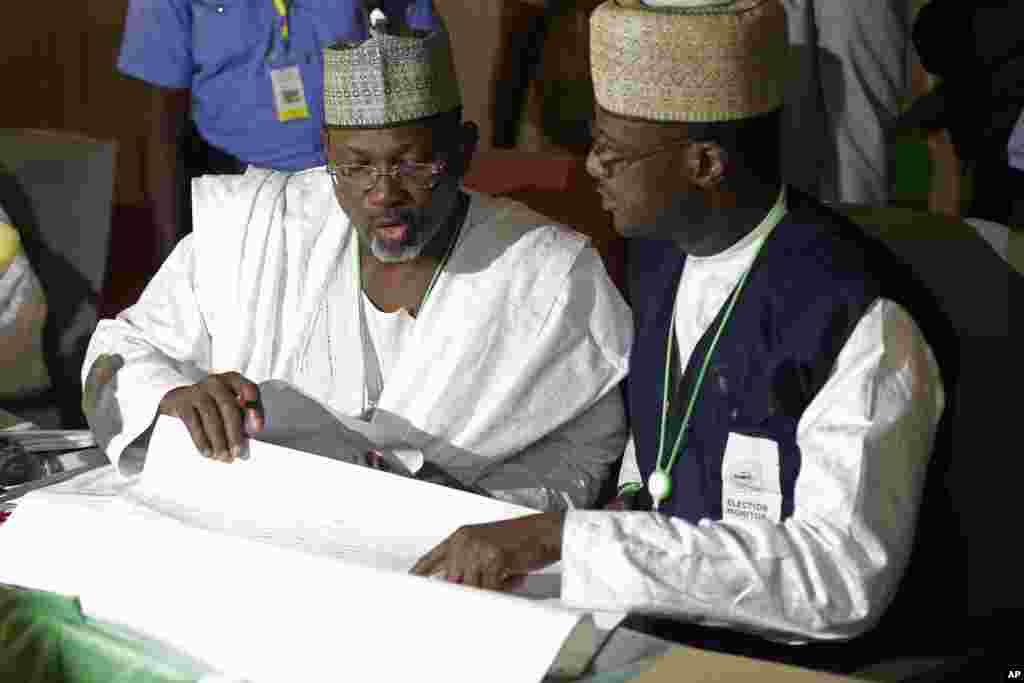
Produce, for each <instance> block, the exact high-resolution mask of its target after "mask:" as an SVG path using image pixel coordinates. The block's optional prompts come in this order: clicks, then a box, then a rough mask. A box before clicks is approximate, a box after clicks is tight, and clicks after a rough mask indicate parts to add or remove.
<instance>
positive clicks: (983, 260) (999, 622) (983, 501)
mask: <svg viewBox="0 0 1024 683" xmlns="http://www.w3.org/2000/svg"><path fill="white" fill-rule="evenodd" d="M842 212H843V213H844V214H846V215H847V216H848V217H849V218H851V219H852V220H853V221H854V222H855V223H857V224H858V225H859V226H860V227H861V228H862V229H863V231H864V232H865V233H866V234H868V235H869V236H871V237H873V238H875V239H876V240H877V241H878V242H879V243H881V244H882V245H884V246H885V247H886V248H888V249H889V251H890V252H892V253H893V254H895V256H896V257H897V258H898V259H899V260H901V261H903V262H904V263H905V264H907V265H909V266H910V267H911V269H912V270H913V272H914V273H915V275H916V276H917V278H918V279H919V281H920V283H921V284H922V285H923V286H924V288H925V290H927V292H928V293H929V294H930V295H931V296H932V297H933V301H934V302H935V303H937V304H938V307H939V311H938V312H937V315H938V317H940V318H943V320H936V319H929V315H931V313H928V312H926V313H925V314H924V319H919V320H918V322H919V323H920V324H921V327H922V329H923V331H924V332H925V334H926V335H927V336H928V338H929V342H930V343H931V345H932V348H933V350H934V351H935V355H936V358H937V359H938V362H939V365H940V368H941V369H942V371H943V374H944V381H945V383H946V399H947V405H946V414H945V416H944V419H943V423H944V424H943V425H941V426H940V431H939V434H938V436H937V440H936V449H935V454H934V456H933V461H932V464H931V467H930V471H929V475H928V480H927V482H926V487H925V493H924V498H923V501H922V509H921V512H920V517H919V524H918V534H917V538H916V540H915V549H914V559H913V560H912V563H911V566H910V568H909V569H908V573H907V575H906V576H905V578H904V582H903V586H902V587H901V589H900V592H901V593H904V592H906V593H907V594H908V595H910V596H914V597H912V598H911V600H916V602H914V603H913V604H915V605H928V608H927V610H926V611H924V610H922V611H921V612H919V613H916V614H912V615H911V616H912V617H913V620H912V621H910V622H909V623H908V629H915V628H919V627H921V626H924V625H925V624H932V625H936V626H937V627H938V629H939V630H941V631H943V632H944V634H945V636H946V637H945V638H944V639H943V645H942V646H941V647H940V648H938V649H936V648H928V647H927V646H926V644H923V643H922V642H920V641H919V640H915V638H914V637H913V636H914V631H913V630H907V631H906V632H905V633H904V634H903V635H902V636H901V637H900V638H898V639H895V642H891V643H890V646H891V647H890V648H889V649H888V650H887V654H886V656H885V658H884V659H882V660H881V661H879V662H878V663H877V664H876V665H873V666H870V667H867V668H866V669H863V670H862V671H859V672H857V674H856V675H858V677H861V678H865V679H869V680H879V681H897V680H899V681H915V682H923V681H953V680H988V676H990V675H992V674H993V673H995V672H996V671H997V670H998V667H999V666H1000V665H1002V666H1005V665H1007V664H1009V663H1010V661H1011V659H1012V657H1013V656H1015V654H1014V653H1016V652H1019V650H1016V649H1014V648H1015V647H1018V646H1017V644H1016V643H1015V642H1014V641H1015V640H1016V638H1015V637H1014V636H1013V635H1012V634H1014V633H1016V632H1018V629H1019V624H1020V623H1021V618H1022V617H1024V588H1022V587H1021V584H1020V581H1019V579H1018V576H1017V573H1018V570H1017V568H1016V566H1015V565H1014V563H1013V562H1012V561H1011V560H1010V559H1009V557H1010V555H1009V553H1013V551H1014V550H1015V549H1014V548H1013V547H1012V544H1014V543H1016V541H1015V540H1014V539H1017V538H1019V537H1020V534H1019V533H1018V532H1016V531H1014V529H1015V528H1016V523H1015V518H1016V516H1015V514H1014V512H1013V510H1014V505H1013V503H1014V502H1015V501H1017V500H1018V499H1019V492H1018V488H1019V487H1018V479H1017V478H1016V477H1015V472H1014V470H1013V469H1012V467H1013V462H1014V460H1015V459H1016V458H1017V457H1018V455H1019V451H1020V448H1019V446H1017V445H1016V444H1017V442H1016V438H1015V437H1016V436H1017V434H1018V433H1019V432H1018V429H1017V428H1018V423H1017V420H1018V419H1019V417H1018V416H1017V412H1018V410H1017V401H1016V400H1015V399H1014V398H1013V396H1014V391H1013V390H1014V389H1015V388H1016V387H1015V383H1014V380H1013V378H1014V377H1018V376H1019V372H1018V362H1019V361H1018V359H1019V358H1020V353H1021V350H1022V349H1024V344H1022V343H1021V340H1020V334H1019V324H1017V323H1016V322H1015V321H1014V320H1013V315H1012V311H1013V309H1014V307H1015V305H1017V304H1019V303H1020V302H1022V301H1024V298H1022V291H1024V290H1022V282H1024V279H1022V277H1021V275H1020V274H1019V273H1017V272H1016V271H1014V270H1013V269H1012V268H1011V267H1010V266H1009V265H1008V264H1007V263H1006V262H1005V261H1004V260H1003V259H1002V258H1001V257H1000V256H999V255H998V254H997V253H996V252H995V251H994V250H993V249H992V248H991V247H990V245H989V244H988V243H987V242H985V240H984V239H982V238H981V237H979V236H978V234H977V232H976V231H975V230H974V229H973V228H972V227H970V226H969V225H968V224H966V223H964V222H962V221H959V220H956V219H952V218H949V217H946V216H941V215H935V214H928V213H923V212H919V211H914V210H910V209H903V208H893V207H886V208H869V207H853V206H849V207H842ZM912 312H913V313H915V316H916V317H920V314H919V313H918V311H912ZM943 326H945V330H946V331H945V332H944V331H943ZM930 332H932V334H930ZM1007 543H1010V544H1011V546H1010V547H1008V546H1007ZM1014 554H1015V553H1014ZM901 597H902V596H901ZM897 599H898V600H899V599H900V597H898V598H897ZM929 602H930V604H929ZM908 604H911V603H909V602H907V603H906V604H904V607H906V606H907V605H908ZM895 607H896V605H895V604H894V608H895ZM904 646H905V647H904ZM893 652H895V653H896V654H895V655H893V654H892V653H893ZM1000 663H1001V664H1000ZM993 667H995V668H993ZM1003 675H1004V676H1005V672H1004V673H1003Z"/></svg>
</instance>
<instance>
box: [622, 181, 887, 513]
mask: <svg viewBox="0 0 1024 683" xmlns="http://www.w3.org/2000/svg"><path fill="white" fill-rule="evenodd" d="M788 194H789V198H790V199H789V211H788V213H787V215H786V217H785V218H784V219H783V220H782V222H781V223H780V224H779V225H778V226H776V228H775V230H774V231H773V233H772V234H771V235H770V236H769V237H768V239H767V241H766V242H765V244H764V246H763V247H762V249H761V252H760V254H759V255H758V258H757V261H756V262H755V264H754V266H753V269H752V270H751V272H750V275H749V276H748V278H747V283H746V286H745V287H744V290H743V292H742V294H741V296H740V298H739V300H738V302H737V304H736V307H735V309H734V310H733V312H732V316H731V317H730V319H729V322H728V323H727V325H726V328H725V331H724V332H723V334H722V337H721V339H719V342H718V346H717V348H716V350H715V354H714V357H713V358H712V361H711V365H709V366H708V371H707V375H706V377H705V380H704V384H703V387H702V389H701V392H700V395H699V397H698V402H697V404H696V407H695V409H694V413H693V416H692V417H691V419H690V425H689V428H688V434H687V436H686V440H687V441H686V448H685V451H684V452H683V453H681V454H680V456H679V457H678V459H677V461H676V463H675V466H674V467H673V468H672V471H671V477H672V495H671V497H670V498H669V499H668V500H667V501H665V502H663V503H662V507H661V511H662V512H664V513H666V514H670V515H673V516H676V517H681V518H683V519H686V520H688V521H690V522H692V523H696V522H697V521H698V520H700V519H701V518H709V519H715V520H717V519H721V518H722V462H723V456H724V453H725V446H726V441H727V439H728V436H729V433H730V432H735V433H738V434H742V435H746V436H752V437H760V438H766V439H771V440H772V441H774V442H775V443H777V444H778V449H779V467H780V479H781V482H780V489H781V492H782V511H781V514H782V519H786V518H787V517H789V516H791V515H792V513H793V488H794V484H795V482H796V478H797V475H798V474H799V472H800V450H799V448H798V447H797V444H796V428H797V423H798V422H799V420H800V417H801V415H802V414H803V412H804V409H805V408H806V407H807V405H808V404H809V403H810V402H811V400H812V399H813V398H814V396H815V395H816V394H817V393H818V391H819V390H820V389H821V387H822V386H823V385H824V383H825V381H826V380H827V379H828V377H829V375H830V372H831V370H832V368H833V366H834V364H835V361H836V358H837V357H838V355H839V351H840V350H841V349H842V347H843V345H844V343H845V342H846V340H847V338H848V337H849V335H850V333H851V332H852V330H853V328H854V327H855V326H856V325H857V323H858V322H859V321H860V319H861V317H862V316H863V315H864V313H865V312H866V311H867V310H868V308H869V307H870V306H871V304H872V303H873V302H874V301H875V300H876V299H878V297H879V296H881V295H882V286H881V282H880V280H879V279H878V278H877V277H876V276H874V275H873V274H872V271H871V269H870V268H869V267H868V266H869V264H868V263H867V254H866V251H865V250H864V249H863V248H862V246H861V243H862V242H863V235H862V234H861V233H860V232H859V231H858V230H857V228H855V227H853V226H851V225H849V224H846V223H845V221H842V220H840V219H838V218H837V217H835V214H832V213H830V212H828V211H827V210H825V209H824V208H822V207H820V205H816V204H815V203H813V202H810V201H807V200H806V199H805V198H803V197H802V196H801V195H799V193H796V192H792V191H790V192H789V193H788ZM684 264H685V256H684V254H683V253H682V252H681V251H680V250H679V249H678V248H677V247H676V246H675V244H674V243H672V242H666V241H654V240H634V241H633V242H631V243H630V251H629V276H630V298H631V300H632V307H633V315H634V324H635V332H636V337H635V342H634V346H633V351H632V355H631V357H630V374H629V378H628V380H627V403H628V410H629V416H630V422H631V427H632V431H633V435H634V438H635V440H636V452H637V460H638V463H639V466H640V473H641V475H642V476H643V481H644V482H646V481H647V478H648V476H649V475H650V473H651V471H652V470H653V469H654V466H655V463H656V460H657V455H658V453H657V451H658V438H659V427H660V420H661V414H662V391H663V387H664V366H665V351H666V349H665V345H666V343H667V342H668V333H669V326H670V323H671V320H672V315H673V305H674V302H675V294H676V290H677V288H678V285H679V279H680V277H681V275H682V271H683V266H684ZM722 309H723V310H722V311H719V314H718V317H717V318H716V319H715V321H714V322H713V323H712V324H711V325H710V326H709V328H708V331H707V332H706V333H705V335H704V337H703V338H702V339H701V341H700V342H699V343H698V345H697V347H696V349H695V350H694V353H693V354H692V356H691V358H690V362H689V364H688V367H687V368H686V370H685V373H683V376H682V381H681V383H679V384H678V385H677V386H678V389H677V390H676V391H675V395H676V396H677V397H679V398H678V399H676V400H670V404H671V405H673V406H679V405H685V404H686V402H687V401H688V400H689V397H690V392H691V388H692V386H693V383H694V382H695V380H696V376H697V374H698V373H699V371H700V366H701V364H702V363H703V360H704V355H705V353H706V352H707V349H708V346H709V344H710V342H711V339H712V338H713V336H714V333H715V331H716V330H717V329H718V325H719V322H720V320H721V316H722V315H723V313H724V309H725V306H723V307H722ZM677 365H678V363H677ZM673 383H674V382H673ZM670 395H671V389H670ZM680 412H681V411H680ZM678 422H679V420H678V419H677V420H676V424H678ZM671 446H672V440H670V439H669V438H666V445H665V448H666V450H667V449H670V448H671ZM666 458H667V455H666ZM638 503H639V505H640V507H641V508H642V509H648V508H649V506H650V498H649V496H647V494H646V491H644V492H643V493H642V494H641V496H640V498H639V500H638Z"/></svg>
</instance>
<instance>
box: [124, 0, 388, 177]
mask: <svg viewBox="0 0 1024 683" xmlns="http://www.w3.org/2000/svg"><path fill="white" fill-rule="evenodd" d="M288 4H290V6H291V11H290V15H289V27H290V40H289V43H288V50H287V52H286V51H285V50H284V49H283V47H282V40H281V27H280V21H281V20H280V17H279V15H278V13H277V10H276V9H275V8H274V3H273V0H131V2H130V4H129V6H128V17H127V22H126V26H125V32H124V40H123V43H122V45H121V55H120V59H119V61H118V68H119V69H120V70H121V71H122V72H123V73H125V74H127V75H129V76H134V77H136V78H140V79H142V80H144V81H148V82H149V83H152V84H154V85H157V86H162V87H166V88H190V89H191V91H192V118H193V119H194V120H195V123H196V127H197V128H198V129H199V132H200V134H201V135H202V136H203V137H204V138H205V139H206V141H207V142H209V143H210V144H211V145H213V146H215V147H218V148H220V149H222V150H224V151H225V152H228V153H229V154H232V155H233V156H235V157H238V158H239V159H241V160H242V161H243V162H245V163H249V164H255V165H257V166H263V167H267V168H273V169H278V170H283V171H297V170H301V169H305V168H310V167H313V166H319V165H321V164H323V163H324V158H323V150H322V148H321V144H320V127H321V122H322V118H323V113H322V112H323V56H322V50H323V48H325V47H328V46H330V45H332V44H334V43H336V42H337V41H339V40H360V39H363V38H365V37H366V35H367V30H366V27H365V25H364V22H363V19H362V15H361V13H360V10H359V7H360V3H359V2H358V0H291V1H290V3H288ZM385 5H391V6H392V10H396V9H398V8H401V9H403V10H404V8H405V6H406V5H408V0H391V1H390V2H389V3H385ZM384 10H385V12H388V7H385V8H384ZM289 64H295V65H297V66H298V67H299V70H300V72H301V74H302V82H303V85H304V88H305V92H306V103H307V105H308V106H309V111H310V117H309V118H306V119H300V120H294V121H289V122H287V123H282V122H281V121H279V120H278V118H277V111H276V110H275V108H274V94H273V90H272V89H271V81H270V71H271V68H273V67H274V66H278V65H289Z"/></svg>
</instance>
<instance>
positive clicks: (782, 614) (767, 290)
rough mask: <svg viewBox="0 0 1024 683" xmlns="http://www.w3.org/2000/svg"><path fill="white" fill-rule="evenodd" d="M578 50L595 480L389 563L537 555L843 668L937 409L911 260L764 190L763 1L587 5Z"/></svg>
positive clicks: (662, 606) (776, 103)
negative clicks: (553, 507) (613, 371)
mask: <svg viewBox="0 0 1024 683" xmlns="http://www.w3.org/2000/svg"><path fill="white" fill-rule="evenodd" d="M590 40H591V68H592V72H593V81H594V92H595V99H596V102H597V110H598V111H597V119H596V122H595V127H594V130H595V143H594V146H593V147H592V149H591V151H590V155H589V157H588V170H589V171H590V173H591V175H593V176H594V177H595V179H596V180H597V183H598V190H599V192H600V193H601V195H602V197H603V201H604V205H605V207H606V208H607V209H608V210H609V211H611V212H612V215H613V217H614V222H615V226H616V229H617V230H618V231H619V232H620V233H621V234H622V235H623V236H624V237H626V238H627V239H629V240H630V244H629V247H630V248H629V265H628V273H629V275H628V291H629V292H630V293H631V297H632V302H633V313H634V321H635V340H636V341H635V343H634V346H633V351H632V354H631V357H630V374H629V377H628V378H627V406H628V414H629V417H630V428H631V432H632V440H631V443H630V446H629V447H627V450H626V455H625V459H624V462H623V465H622V470H621V474H620V478H619V483H620V487H619V492H620V495H619V498H618V499H617V500H616V501H615V502H614V503H613V505H612V506H610V507H611V508H612V509H610V510H603V511H585V510H568V511H559V512H553V513H547V514H539V515H533V516H526V517H521V518H518V519H511V520H506V521H499V522H495V523H492V524H482V525H473V526H465V527H462V528H460V529H458V530H456V531H455V532H454V533H453V534H452V535H451V536H450V537H449V538H448V539H446V540H445V541H443V542H442V543H440V544H439V545H438V546H437V547H435V548H434V549H433V550H431V551H430V552H429V553H428V554H426V555H425V556H424V557H423V558H421V559H420V560H419V562H418V563H417V564H416V566H415V567H414V568H413V572H414V573H417V574H421V575H440V576H443V577H445V578H447V579H448V580H451V581H456V582H460V583H466V584H470V585H476V586H482V587H485V588H491V589H505V588H508V587H510V586H514V585H516V582H517V581H518V579H519V578H520V577H521V575H523V574H525V573H527V572H529V571H532V570H535V569H538V568H540V567H543V566H545V565H548V564H551V563H553V562H556V561H561V576H562V585H561V597H562V600H564V601H566V602H568V603H569V604H572V605H575V606H578V607H581V608H584V609H597V610H615V611H627V612H630V613H633V615H634V617H633V618H632V620H631V621H630V622H628V623H629V624H630V625H632V626H634V627H635V628H640V629H641V630H645V631H648V632H651V633H654V634H655V635H658V636H661V637H664V638H670V639H672V640H676V641H680V642H686V643H689V644H693V645H697V646H699V647H707V648H710V649H716V650H725V651H728V652H734V653H738V654H744V655H748V656H754V657H764V658H771V659H778V660H783V661H789V662H793V663H797V664H801V665H804V666H814V667H815V668H824V669H829V668H831V669H839V668H843V669H845V668H846V667H848V666H849V665H850V664H851V660H855V659H856V657H857V655H856V654H854V653H856V652H857V650H858V648H857V647H855V646H852V645H851V644H848V643H846V642H844V641H849V640H850V639H855V638H857V637H859V636H861V635H862V634H865V633H867V632H869V631H871V630H872V629H874V628H875V627H876V625H877V624H879V620H880V619H881V618H882V615H883V614H884V613H885V612H886V610H887V608H888V607H889V605H890V602H891V601H892V599H893V596H894V594H895V593H896V591H897V588H898V587H899V586H900V582H901V577H902V576H903V575H904V571H905V569H906V567H907V565H908V561H909V560H908V558H909V555H910V548H911V547H912V545H913V539H914V535H915V528H916V518H917V512H918V508H919V503H920V500H921V496H922V490H923V485H924V479H925V472H926V469H927V466H928V463H929V459H930V457H931V453H932V447H933V442H934V439H935V434H936V429H937V425H938V422H939V419H940V416H941V415H942V412H943V409H944V403H945V398H944V392H943V384H942V380H941V377H940V374H939V370H938V366H937V363H936V360H935V358H934V356H933V353H932V350H931V348H930V346H929V344H928V343H927V341H926V340H925V338H924V336H923V334H922V332H921V330H920V328H919V326H918V324H917V323H916V322H915V319H914V318H913V317H912V316H911V314H910V313H908V309H907V305H904V304H901V303H898V302H899V301H900V300H901V299H902V298H903V297H908V299H909V294H910V292H912V291H913V290H914V288H915V286H914V284H913V280H912V275H911V273H910V272H909V271H908V270H907V269H906V267H905V266H903V265H902V264H900V263H898V262H896V261H895V259H893V257H892V256H891V255H889V254H888V252H885V251H883V250H879V249H877V248H876V247H875V245H874V243H871V242H869V241H868V240H867V239H866V238H865V236H864V235H863V233H862V232H861V231H860V230H859V229H858V228H856V227H855V226H853V225H852V224H851V223H849V222H848V221H846V220H845V219H843V218H842V217H840V216H839V215H838V214H836V213H834V212H832V211H830V210H829V209H827V208H826V207H824V206H823V205H822V204H820V203H819V202H818V201H816V200H815V199H813V198H812V197H810V196H809V195H807V194H804V193H802V192H800V191H798V190H795V189H793V188H791V187H788V186H786V185H785V184H784V183H783V182H782V177H781V174H780V160H779V151H780V143H779V117H780V107H781V105H782V102H783V91H784V82H785V75H786V71H787V69H786V53H787V45H786V15H785V11H784V8H783V6H782V5H781V4H780V3H779V2H778V1H777V0H736V1H735V2H728V3H724V4H723V3H722V2H721V1H720V0H706V1H705V2H704V3H698V2H694V1H693V0H679V1H678V2H676V3H674V4H670V3H668V2H661V3H659V6H658V7H648V6H646V5H644V4H643V3H639V2H627V0H608V1H607V2H605V3H604V4H602V5H601V6H600V7H598V8H597V9H596V10H595V11H594V13H593V15H592V16H591V34H590ZM913 301H914V302H915V303H916V302H918V301H919V300H918V299H916V298H915V299H913ZM908 305H909V304H908ZM930 310H931V309H929V311H930ZM929 319H931V318H929ZM915 618H916V617H915ZM859 654H860V655H863V654H864V653H863V652H861V653H859Z"/></svg>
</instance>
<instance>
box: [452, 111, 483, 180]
mask: <svg viewBox="0 0 1024 683" xmlns="http://www.w3.org/2000/svg"><path fill="white" fill-rule="evenodd" d="M479 142H480V129H479V128H478V127H477V125H476V124H475V123H473V122H472V121H466V122H464V123H463V124H462V127H461V128H460V129H459V146H458V151H457V152H456V158H454V159H452V165H453V169H452V172H453V173H454V174H455V175H456V176H458V177H459V178H461V177H463V176H465V175H466V173H467V172H468V171H469V164H470V162H471V161H473V156H474V155H475V154H476V147H477V144H478V143H479Z"/></svg>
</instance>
